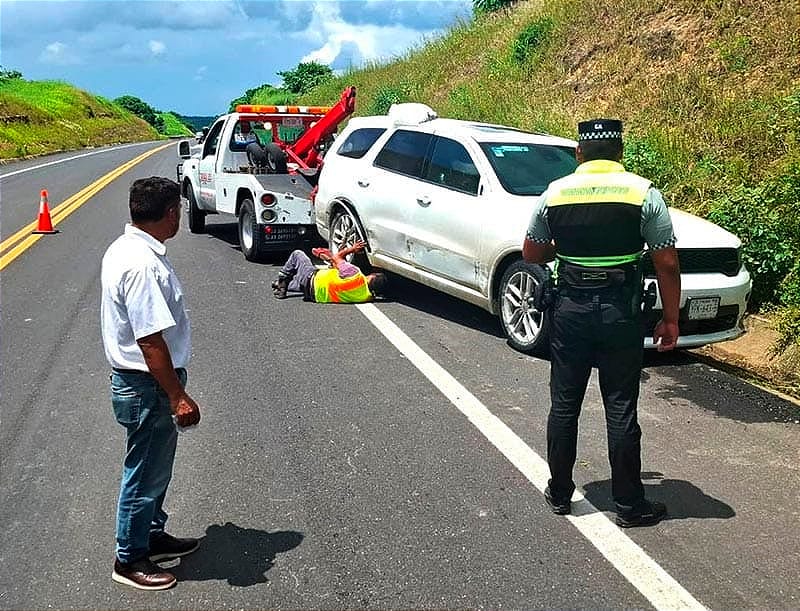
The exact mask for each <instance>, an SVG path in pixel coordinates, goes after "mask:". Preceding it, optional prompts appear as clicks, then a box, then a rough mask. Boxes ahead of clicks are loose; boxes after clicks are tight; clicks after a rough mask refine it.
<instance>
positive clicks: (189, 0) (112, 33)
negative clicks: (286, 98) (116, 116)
mask: <svg viewBox="0 0 800 611" xmlns="http://www.w3.org/2000/svg"><path fill="white" fill-rule="evenodd" d="M471 11H472V1H471V0H315V1H312V0H170V1H159V0H46V1H42V0H0V64H2V65H3V67H4V68H5V69H13V70H19V71H20V72H22V74H23V77H24V78H25V79H28V80H62V81H66V82H69V83H73V84H74V85H76V86H78V87H80V88H81V89H85V90H87V91H90V92H92V93H94V94H98V95H102V96H104V97H107V98H116V97H119V96H121V95H125V94H130V95H135V96H137V97H139V98H141V99H142V100H144V101H145V102H147V103H148V104H150V105H151V106H153V107H154V108H156V109H158V110H174V111H177V112H179V113H181V114H185V115H216V114H219V113H222V112H225V111H226V110H227V107H228V103H229V102H230V101H231V100H232V99H234V98H236V97H238V96H239V95H241V94H242V93H244V91H245V90H246V89H251V88H253V87H257V86H259V85H261V84H262V83H271V84H274V85H280V83H281V78H280V77H279V76H278V75H277V74H276V73H277V72H278V71H283V70H290V69H293V68H295V67H296V66H297V64H298V63H300V62H301V61H312V60H315V61H318V62H320V63H324V64H327V65H329V66H331V68H333V69H334V70H341V69H344V68H347V67H348V66H351V65H352V66H359V65H362V64H363V63H364V62H365V61H369V60H386V59H390V58H392V57H396V56H398V55H401V54H402V53H404V52H405V51H406V50H408V49H409V48H411V47H414V46H417V45H419V44H420V43H421V41H422V40H424V39H426V38H431V37H435V36H437V35H439V34H440V33H441V32H443V31H445V30H446V29H447V28H448V27H450V26H452V25H453V24H455V23H456V22H457V21H458V20H459V19H469V18H470V15H471Z"/></svg>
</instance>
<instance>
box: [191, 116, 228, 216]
mask: <svg viewBox="0 0 800 611" xmlns="http://www.w3.org/2000/svg"><path fill="white" fill-rule="evenodd" d="M224 125H225V120H224V119H220V120H219V121H217V122H216V123H214V125H213V126H212V128H211V130H210V131H209V132H208V135H207V136H206V139H205V141H204V142H203V152H202V154H201V156H200V163H199V165H198V170H199V173H200V176H199V177H198V182H199V185H200V192H199V193H198V197H199V199H200V202H199V205H200V207H201V208H204V209H206V210H216V208H217V204H216V193H217V191H216V174H217V171H218V168H217V165H218V163H217V159H218V155H217V151H218V150H219V149H220V146H222V142H223V140H222V128H223V126H224Z"/></svg>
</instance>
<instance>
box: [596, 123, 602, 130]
mask: <svg viewBox="0 0 800 611" xmlns="http://www.w3.org/2000/svg"><path fill="white" fill-rule="evenodd" d="M594 128H595V129H603V124H602V123H595V124H594Z"/></svg>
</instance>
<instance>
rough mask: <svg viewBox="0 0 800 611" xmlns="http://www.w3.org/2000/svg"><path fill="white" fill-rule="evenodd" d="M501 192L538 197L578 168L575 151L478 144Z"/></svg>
mask: <svg viewBox="0 0 800 611" xmlns="http://www.w3.org/2000/svg"><path fill="white" fill-rule="evenodd" d="M480 145H481V148H482V149H483V153H484V154H485V155H486V157H487V158H488V159H489V163H491V164H492V167H493V168H494V172H495V174H497V178H498V179H499V180H500V184H502V185H503V188H504V189H505V190H506V191H508V192H509V193H512V194H513V195H541V194H542V193H544V191H545V189H547V185H549V184H550V183H551V182H552V181H554V180H556V179H557V178H562V177H564V176H566V175H567V174H571V173H572V172H574V171H575V168H576V167H578V162H577V160H576V159H575V149H574V148H571V147H568V146H553V145H547V144H532V143H530V142H520V143H513V142H481V143H480Z"/></svg>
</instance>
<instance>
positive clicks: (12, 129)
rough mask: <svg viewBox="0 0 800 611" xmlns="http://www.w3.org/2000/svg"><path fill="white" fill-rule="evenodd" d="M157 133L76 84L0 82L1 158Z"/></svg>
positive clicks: (138, 138) (146, 137)
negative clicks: (78, 87) (77, 87)
mask: <svg viewBox="0 0 800 611" xmlns="http://www.w3.org/2000/svg"><path fill="white" fill-rule="evenodd" d="M158 137H159V136H158V134H157V133H156V131H155V130H154V129H153V128H152V127H150V126H149V125H148V124H147V123H145V122H144V121H142V120H141V119H139V118H138V117H136V116H134V115H132V114H131V113H129V112H128V111H126V110H124V109H122V108H120V107H119V106H117V105H116V104H114V103H112V102H110V101H109V100H106V99H104V98H101V97H98V96H94V95H91V94H89V93H86V92H85V91H81V90H80V89H76V88H75V87H73V86H72V85H68V84H66V83H61V82H57V81H26V80H24V79H5V80H0V159H9V158H13V157H22V156H25V155H40V154H43V153H49V152H53V151H61V150H70V149H79V148H83V147H86V146H99V145H103V144H109V143H113V142H138V141H144V140H155V139H157V138H158Z"/></svg>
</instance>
